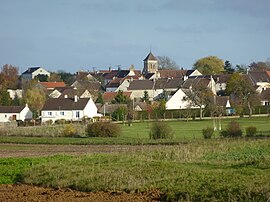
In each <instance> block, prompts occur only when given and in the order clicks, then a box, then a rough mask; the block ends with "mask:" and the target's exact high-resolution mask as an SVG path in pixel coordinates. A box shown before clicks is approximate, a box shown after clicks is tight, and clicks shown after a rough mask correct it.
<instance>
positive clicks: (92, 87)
mask: <svg viewBox="0 0 270 202" xmlns="http://www.w3.org/2000/svg"><path fill="white" fill-rule="evenodd" d="M71 86H73V87H76V88H82V89H87V90H89V91H99V90H100V89H101V83H100V82H98V81H86V80H80V81H75V82H74V83H73V84H72V85H71Z"/></svg>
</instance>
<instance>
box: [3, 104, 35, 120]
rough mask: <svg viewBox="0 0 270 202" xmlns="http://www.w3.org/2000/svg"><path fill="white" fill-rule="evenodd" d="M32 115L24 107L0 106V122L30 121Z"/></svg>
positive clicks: (26, 107)
mask: <svg viewBox="0 0 270 202" xmlns="http://www.w3.org/2000/svg"><path fill="white" fill-rule="evenodd" d="M32 117H33V113H32V112H31V110H30V109H29V108H28V106H27V105H25V106H0V122H10V121H19V120H21V121H25V120H27V119H32Z"/></svg>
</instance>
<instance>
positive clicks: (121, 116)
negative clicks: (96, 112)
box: [112, 106, 127, 121]
mask: <svg viewBox="0 0 270 202" xmlns="http://www.w3.org/2000/svg"><path fill="white" fill-rule="evenodd" d="M126 114H127V108H126V107H124V106H121V107H118V108H117V109H116V110H115V111H114V112H113V113H112V120H113V121H124V120H125V116H126Z"/></svg>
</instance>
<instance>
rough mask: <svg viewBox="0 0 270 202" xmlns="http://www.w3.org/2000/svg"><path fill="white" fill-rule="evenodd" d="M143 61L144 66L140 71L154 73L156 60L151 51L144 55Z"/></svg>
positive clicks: (156, 65) (156, 69)
mask: <svg viewBox="0 0 270 202" xmlns="http://www.w3.org/2000/svg"><path fill="white" fill-rule="evenodd" d="M143 62H144V67H143V72H142V73H143V74H144V75H146V74H148V73H156V72H157V71H158V60H157V58H156V57H155V56H154V55H153V54H152V53H151V52H150V53H149V54H148V55H147V56H146V58H145V59H144V60H143Z"/></svg>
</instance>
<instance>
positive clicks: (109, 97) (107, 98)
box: [103, 92, 131, 102]
mask: <svg viewBox="0 0 270 202" xmlns="http://www.w3.org/2000/svg"><path fill="white" fill-rule="evenodd" d="M116 94H117V92H105V93H103V100H104V102H111V101H112V100H113V99H114V97H115V96H116ZM123 95H124V96H126V97H128V98H129V97H130V96H131V92H123Z"/></svg>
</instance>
